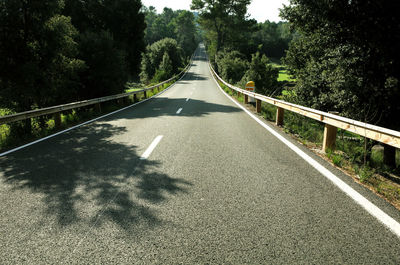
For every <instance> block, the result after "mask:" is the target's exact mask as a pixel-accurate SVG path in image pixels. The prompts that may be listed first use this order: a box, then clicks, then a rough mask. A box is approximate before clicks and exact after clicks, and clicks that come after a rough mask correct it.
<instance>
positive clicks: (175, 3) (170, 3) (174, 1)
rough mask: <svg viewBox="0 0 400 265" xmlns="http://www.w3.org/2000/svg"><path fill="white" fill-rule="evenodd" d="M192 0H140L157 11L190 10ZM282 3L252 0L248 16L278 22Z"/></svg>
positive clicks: (278, 0) (275, 0)
mask: <svg viewBox="0 0 400 265" xmlns="http://www.w3.org/2000/svg"><path fill="white" fill-rule="evenodd" d="M191 2H192V0H142V3H143V5H145V6H147V7H148V6H154V7H155V8H156V9H157V12H162V10H163V9H164V7H169V8H172V9H174V10H177V9H186V10H190V3H191ZM283 4H285V5H288V4H289V0H252V3H251V4H250V6H249V8H248V13H249V14H250V18H255V19H256V20H257V21H258V22H264V21H265V20H267V19H268V20H270V21H275V22H278V21H280V20H282V19H281V18H280V17H279V8H281V7H282V6H283Z"/></svg>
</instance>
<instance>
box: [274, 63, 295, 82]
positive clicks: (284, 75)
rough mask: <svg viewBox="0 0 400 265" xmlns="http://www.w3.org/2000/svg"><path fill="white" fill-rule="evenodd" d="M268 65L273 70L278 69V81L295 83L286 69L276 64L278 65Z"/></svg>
mask: <svg viewBox="0 0 400 265" xmlns="http://www.w3.org/2000/svg"><path fill="white" fill-rule="evenodd" d="M270 65H271V66H272V67H274V68H278V69H279V76H278V81H279V82H282V81H287V82H294V81H296V79H294V78H292V77H291V76H290V75H289V74H288V71H287V69H286V67H285V66H284V65H282V64H278V63H270Z"/></svg>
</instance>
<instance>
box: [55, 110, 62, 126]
mask: <svg viewBox="0 0 400 265" xmlns="http://www.w3.org/2000/svg"><path fill="white" fill-rule="evenodd" d="M54 126H55V127H56V128H60V127H61V112H58V113H55V114H54Z"/></svg>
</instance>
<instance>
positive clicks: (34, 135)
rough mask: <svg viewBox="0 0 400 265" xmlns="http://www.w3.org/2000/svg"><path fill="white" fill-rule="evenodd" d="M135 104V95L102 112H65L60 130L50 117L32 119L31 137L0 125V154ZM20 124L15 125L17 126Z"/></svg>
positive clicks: (90, 109)
mask: <svg viewBox="0 0 400 265" xmlns="http://www.w3.org/2000/svg"><path fill="white" fill-rule="evenodd" d="M173 83H174V82H169V83H166V84H164V85H163V86H161V87H160V91H162V90H164V89H166V88H167V87H169V86H170V85H171V84H173ZM140 89H142V88H132V87H129V86H128V85H127V90H130V91H137V90H140ZM156 93H158V91H155V92H154V93H153V92H152V91H151V90H149V91H147V97H151V96H153V95H154V94H156ZM143 99H144V95H143V93H140V94H137V101H141V100H143ZM133 102H134V97H133V95H131V96H129V97H127V100H124V101H123V102H122V101H121V102H119V101H109V102H104V103H102V104H101V111H99V110H97V109H96V108H95V107H94V106H88V107H84V108H80V109H73V110H71V111H65V112H64V113H62V114H61V126H60V127H59V128H56V127H55V122H54V118H53V117H52V116H51V115H50V116H44V118H45V121H44V123H43V122H42V121H41V120H40V119H39V118H32V119H31V125H32V132H31V134H29V135H26V134H24V135H22V136H21V135H14V134H12V133H11V125H10V124H3V125H0V152H2V151H6V150H8V149H12V148H14V147H17V146H20V145H23V144H25V143H28V142H31V141H34V140H37V139H40V138H43V137H46V136H48V135H50V134H53V133H55V132H57V131H60V130H63V129H66V128H70V127H72V126H74V125H77V124H79V123H82V122H85V121H88V120H91V119H94V118H96V117H99V116H101V115H104V114H107V113H110V112H113V111H115V110H117V109H120V108H122V107H125V106H128V105H130V104H132V103H133ZM8 114H10V111H9V110H6V109H0V116H3V115H8ZM17 123H18V122H16V123H14V124H17ZM43 125H44V126H43Z"/></svg>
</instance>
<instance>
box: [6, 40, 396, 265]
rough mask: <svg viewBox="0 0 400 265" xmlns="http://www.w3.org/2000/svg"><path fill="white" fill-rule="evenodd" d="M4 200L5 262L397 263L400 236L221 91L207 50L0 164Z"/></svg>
mask: <svg viewBox="0 0 400 265" xmlns="http://www.w3.org/2000/svg"><path fill="white" fill-rule="evenodd" d="M283 137H285V138H287V139H288V140H289V141H290V142H293V140H291V139H290V138H289V137H288V136H285V135H284V136H283ZM152 143H153V145H152ZM294 144H295V145H297V146H298V147H299V148H300V149H302V150H303V151H304V152H305V153H307V154H308V155H310V156H311V157H313V158H314V159H315V160H317V161H318V162H319V163H321V164H322V165H323V166H325V167H326V168H327V169H329V170H330V171H331V172H332V173H334V174H335V175H336V176H337V177H339V178H340V179H342V180H343V181H344V182H346V183H347V184H348V185H349V186H351V187H352V188H353V189H354V190H356V191H357V192H359V193H360V194H362V195H363V196H364V197H365V198H367V199H368V200H369V201H371V202H372V203H374V204H375V205H376V206H378V207H379V208H380V209H382V210H383V211H384V212H385V213H387V214H388V215H390V216H391V217H392V218H394V219H395V220H397V222H399V220H400V213H399V212H398V211H397V210H396V209H395V208H394V207H392V206H391V205H389V204H388V203H386V202H385V201H384V200H382V199H380V198H379V197H377V196H376V195H374V194H373V193H371V192H370V191H368V190H367V189H365V188H363V187H361V186H359V185H358V184H356V183H354V182H353V181H352V180H351V179H350V178H349V177H347V176H345V175H343V173H341V172H340V171H338V170H336V169H335V168H333V167H331V166H330V165H329V164H327V163H326V162H325V161H323V160H321V159H320V158H319V157H318V156H315V155H314V154H312V153H311V152H309V151H308V150H306V149H305V148H304V147H302V146H301V145H299V144H297V143H294ZM150 146H151V147H152V148H150V149H149V147H150ZM146 150H147V152H146ZM0 202H1V203H0V239H1V241H0V264H55V263H63V264H76V263H79V264H105V263H114V264H327V263H345V264H400V238H399V237H397V236H396V235H395V234H394V233H392V232H391V231H390V230H389V229H388V228H387V227H386V226H384V225H383V224H382V223H381V222H379V221H378V220H377V219H376V218H375V217H373V216H372V215H370V214H369V213H368V212H367V211H365V210H364V208H362V207H361V206H360V205H358V204H357V203H355V202H354V201H353V200H352V199H351V198H350V197H349V196H347V195H346V194H345V193H343V192H342V191H341V190H340V189H338V188H337V187H336V186H335V185H333V184H332V183H331V182H330V181H329V180H328V179H327V178H325V177H324V176H322V175H321V174H320V173H319V172H318V171H317V170H315V169H314V168H313V167H311V166H310V165H309V164H307V163H306V162H305V161H304V160H303V158H301V157H300V156H298V155H297V154H296V153H294V152H293V151H292V150H291V149H290V148H288V147H287V146H286V145H284V144H283V143H282V142H281V141H279V140H277V138H276V137H275V136H273V135H272V134H271V133H270V132H268V131H266V130H265V129H264V128H263V127H262V126H260V125H259V124H258V123H257V122H256V121H255V120H254V119H252V118H250V116H249V115H248V114H246V113H245V112H244V111H243V110H242V109H241V108H239V107H238V106H237V105H235V104H234V103H233V102H232V101H231V100H230V99H228V98H227V97H226V96H225V95H224V94H223V93H222V92H221V90H220V89H219V88H218V87H217V85H216V83H215V82H214V80H213V79H212V77H211V75H210V72H209V69H208V66H207V62H206V59H205V52H204V47H201V48H199V49H198V50H197V52H196V57H195V60H194V62H193V65H192V67H191V68H190V70H189V72H188V73H187V75H186V76H185V77H184V78H183V79H181V80H180V81H179V82H177V83H176V84H175V85H174V86H172V87H171V88H170V89H169V90H167V91H165V92H164V93H162V94H160V95H158V96H156V97H155V98H153V99H151V100H148V101H146V102H143V103H141V104H138V105H136V106H134V107H132V108H129V109H126V110H124V111H121V112H119V113H116V114H114V115H111V116H108V117H105V118H103V119H100V120H98V121H96V122H93V123H90V124H88V125H85V126H82V127H79V128H77V129H74V130H72V131H69V132H66V133H64V134H61V135H58V136H56V137H53V138H50V139H48V140H46V141H42V142H40V143H37V144H34V145H31V146H29V147H27V148H24V149H22V150H19V151H16V152H13V153H10V154H8V155H5V156H2V157H0Z"/></svg>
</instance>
